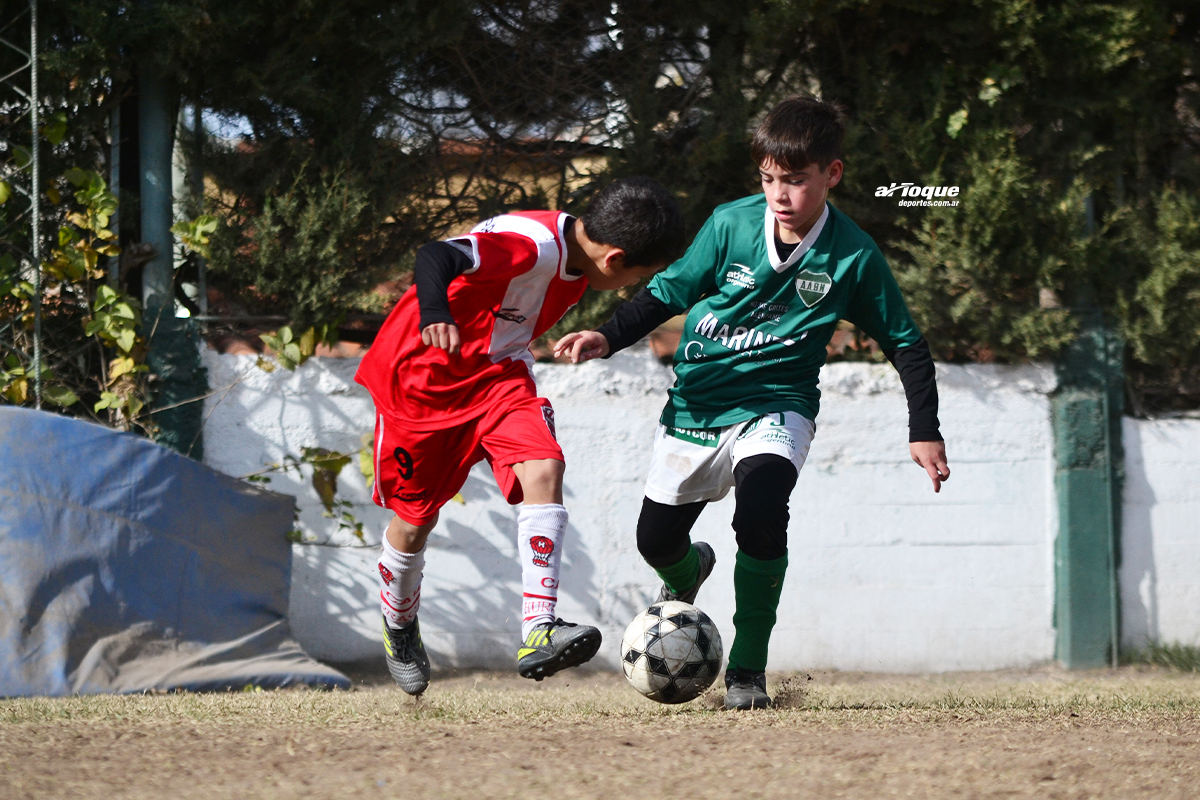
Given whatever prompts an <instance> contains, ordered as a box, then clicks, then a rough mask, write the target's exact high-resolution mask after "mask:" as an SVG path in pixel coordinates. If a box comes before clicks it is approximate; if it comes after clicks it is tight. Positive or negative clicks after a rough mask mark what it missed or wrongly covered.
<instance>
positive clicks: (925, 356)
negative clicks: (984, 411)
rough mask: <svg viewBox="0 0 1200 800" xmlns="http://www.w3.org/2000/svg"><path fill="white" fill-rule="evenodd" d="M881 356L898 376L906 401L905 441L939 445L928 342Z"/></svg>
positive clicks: (918, 342) (935, 380)
mask: <svg viewBox="0 0 1200 800" xmlns="http://www.w3.org/2000/svg"><path fill="white" fill-rule="evenodd" d="M883 354H884V355H885V356H886V357H887V360H888V361H890V362H892V366H893V367H895V368H896V371H897V372H899V373H900V383H902V384H904V396H905V397H906V398H907V399H908V441H910V442H940V441H942V434H941V432H940V430H939V428H940V427H941V425H940V423H939V422H938V415H937V412H938V391H937V375H936V372H935V370H934V366H933V354H932V353H930V352H929V342H927V341H925V337H924V336H922V337H921V338H920V339H918V340H917V341H916V342H915V343H914V344H910V345H908V346H907V347H897V348H896V349H895V350H884V351H883Z"/></svg>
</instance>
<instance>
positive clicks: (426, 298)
mask: <svg viewBox="0 0 1200 800" xmlns="http://www.w3.org/2000/svg"><path fill="white" fill-rule="evenodd" d="M473 266H475V262H474V261H473V260H472V259H471V257H470V256H469V255H467V254H466V253H464V252H463V251H462V250H459V249H458V248H457V247H455V246H454V245H452V244H450V243H449V242H430V243H429V244H424V245H421V247H420V248H418V249H417V258H416V264H414V266H413V282H414V283H415V284H416V286H417V306H418V308H420V309H421V330H425V328H427V327H429V326H430V325H432V324H434V323H435V322H445V323H447V324H449V325H454V324H456V323H455V322H454V317H453V315H451V313H450V301H449V300H448V299H447V297H446V292H447V291H448V290H449V288H450V282H451V281H452V280H454V279H455V278H457V277H458V276H459V275H462V274H463V273H464V272H466V271H467V270H469V269H471V268H472V267H473Z"/></svg>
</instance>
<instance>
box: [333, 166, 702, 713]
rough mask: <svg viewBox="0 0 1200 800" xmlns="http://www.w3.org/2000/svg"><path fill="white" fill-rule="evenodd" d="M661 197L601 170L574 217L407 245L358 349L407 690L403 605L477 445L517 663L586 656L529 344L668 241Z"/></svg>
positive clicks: (586, 635) (532, 670) (400, 674)
mask: <svg viewBox="0 0 1200 800" xmlns="http://www.w3.org/2000/svg"><path fill="white" fill-rule="evenodd" d="M683 238H684V237H683V219H682V216H681V214H680V213H679V209H678V207H677V205H676V204H675V201H674V200H673V199H672V198H671V196H670V195H669V194H668V193H667V192H666V190H665V189H663V188H662V187H661V186H659V185H658V184H656V183H654V182H653V181H650V180H648V179H645V178H629V179H625V180H618V181H614V182H613V183H612V184H610V185H609V186H608V187H606V188H605V189H604V190H603V191H601V192H600V193H599V194H598V195H597V196H596V198H595V199H594V200H593V201H592V203H591V205H590V207H589V208H588V211H587V213H586V214H584V215H583V216H582V217H581V218H579V219H575V218H573V217H571V216H569V215H567V214H564V213H562V212H558V211H524V212H517V213H513V214H504V215H502V216H499V217H494V218H492V219H489V220H485V221H484V222H482V223H480V224H479V225H477V226H476V227H475V228H474V229H473V230H472V231H471V233H469V234H468V235H466V236H462V237H457V238H454V239H450V240H448V241H445V242H433V243H431V244H427V245H424V246H423V247H421V248H420V249H419V250H418V251H417V258H416V265H415V267H414V285H413V287H412V288H411V289H409V290H408V292H407V293H405V295H404V296H403V297H402V298H401V299H400V302H399V303H397V305H396V308H395V309H394V310H393V311H392V313H391V315H390V316H389V317H388V319H387V321H386V322H385V323H384V324H383V327H382V328H381V329H380V331H379V336H378V337H377V338H376V340H375V344H374V345H373V346H372V347H371V349H370V350H369V351H367V355H366V356H364V357H363V361H362V365H361V366H360V367H359V370H358V374H357V376H356V378H355V379H356V380H357V381H358V382H359V383H361V384H362V385H363V386H365V387H366V388H367V390H368V391H369V392H370V393H371V398H372V399H373V400H374V401H375V408H376V423H375V454H374V455H375V485H374V491H373V494H374V500H375V502H376V503H377V504H379V505H381V506H383V507H385V508H388V509H391V510H392V511H393V512H395V514H396V516H395V517H394V518H393V519H392V521H391V523H390V524H389V525H388V528H387V533H386V535H385V536H384V542H383V548H382V552H381V555H380V558H379V564H378V568H379V580H380V604H381V608H382V611H383V635H384V650H385V654H386V658H387V664H388V669H389V671H390V672H391V674H392V677H393V678H394V679H395V680H396V683H398V684H399V685H400V687H401V688H402V689H404V691H406V692H408V693H409V694H413V695H417V694H420V693H421V692H423V691H425V687H426V686H427V685H428V684H429V658H428V656H427V655H426V653H425V648H424V646H423V645H422V644H421V635H420V629H419V627H418V624H417V609H418V606H419V605H420V599H421V574H422V568H423V567H424V563H425V541H426V539H427V538H428V536H429V532H430V531H431V530H432V529H433V526H434V525H435V524H436V522H437V519H438V510H439V509H440V508H441V507H442V506H443V505H445V504H446V502H447V501H448V500H450V498H452V497H454V495H455V494H457V493H458V491H459V489H461V488H462V486H463V484H464V483H465V482H466V479H467V474H468V472H470V469H471V467H472V466H473V465H474V464H476V463H478V462H479V461H482V460H484V459H487V461H488V463H489V464H490V465H491V467H492V472H493V474H494V475H495V476H496V482H497V483H498V484H499V486H500V489H501V491H502V492H503V493H504V496H505V498H506V499H507V500H508V502H510V503H513V504H516V503H523V505H522V508H521V513H520V516H519V518H518V521H517V545H518V553H519V556H520V560H521V572H522V576H521V578H522V580H521V582H522V588H523V603H522V615H521V616H522V623H521V646H520V647H519V648H518V651H517V669H518V672H520V674H521V675H522V676H524V677H526V678H533V679H535V680H541V679H542V678H545V677H547V676H549V675H553V674H554V673H555V672H558V671H559V670H561V669H565V668H567V667H573V666H577V665H579V664H582V663H584V662H586V661H587V660H589V659H590V658H591V657H592V656H594V655H595V654H596V651H597V650H598V649H599V648H600V631H598V630H597V629H596V628H593V627H590V626H586V625H573V624H571V623H568V622H564V621H563V620H561V619H557V618H556V617H555V614H554V610H555V603H556V601H557V598H558V572H559V563H560V559H561V553H562V537H563V533H564V531H565V530H566V525H567V512H566V509H565V508H563V505H562V499H563V498H562V478H563V469H564V464H563V454H562V449H561V448H560V447H559V446H558V442H557V441H556V440H555V436H554V410H553V409H552V408H551V407H550V403H549V401H548V400H546V399H545V398H542V397H538V396H537V389H536V387H535V386H534V382H533V375H532V371H531V370H532V366H533V355H532V354H531V353H530V352H529V343H530V342H531V341H533V340H534V339H536V338H537V337H539V336H541V335H542V334H543V333H545V332H546V331H547V330H548V329H549V328H550V327H551V326H552V325H554V323H556V322H558V320H559V319H561V318H562V316H563V314H565V313H566V312H567V310H568V309H570V308H571V306H573V305H575V303H577V302H578V301H579V298H580V297H581V296H582V295H583V291H584V289H585V288H587V287H588V286H589V285H590V286H591V287H592V288H594V289H598V290H602V291H604V290H613V289H620V288H622V287H625V286H629V285H631V284H633V283H636V282H637V281H639V280H641V279H643V278H646V277H649V276H651V275H653V274H655V273H657V272H658V271H660V270H661V269H662V268H663V267H664V266H665V265H666V264H667V263H669V262H670V261H671V260H672V259H673V258H674V257H675V256H676V255H677V254H678V252H679V251H681V250H682V246H683Z"/></svg>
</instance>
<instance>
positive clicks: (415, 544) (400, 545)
mask: <svg viewBox="0 0 1200 800" xmlns="http://www.w3.org/2000/svg"><path fill="white" fill-rule="evenodd" d="M437 521H438V515H437V514H434V515H433V519H431V520H429V522H426V523H425V524H424V525H413V524H412V523H411V522H405V521H404V520H402V519H400V517H392V521H391V522H390V523H388V527H387V532H386V533H385V534H384V535H385V536H386V537H387V540H388V544H390V545H391V546H392V547H394V548H396V549H397V550H399V551H400V552H401V553H417V552H420V550H421V548H422V547H424V546H425V541H426V540H427V539H428V538H429V533H430V532H431V531H432V530H433V526H434V525H437Z"/></svg>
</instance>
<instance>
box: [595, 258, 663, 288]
mask: <svg viewBox="0 0 1200 800" xmlns="http://www.w3.org/2000/svg"><path fill="white" fill-rule="evenodd" d="M615 254H616V255H617V257H616V258H607V259H605V262H604V265H603V267H601V268H600V269H597V270H596V274H595V275H591V276H589V277H588V285H589V286H591V287H592V288H593V289H596V290H598V291H601V292H611V291H613V290H615V289H624V288H625V287H626V286H632V285H633V284H635V283H637V282H638V281H640V280H642V279H643V278H650V277H653V276H655V275H657V274H658V273H660V272H662V271H663V270H664V269H666V268H667V262H665V261H663V262H661V263H658V264H652V265H650V266H648V267H626V266H625V254H624V253H622V252H621V251H620V250H616V251H615Z"/></svg>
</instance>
